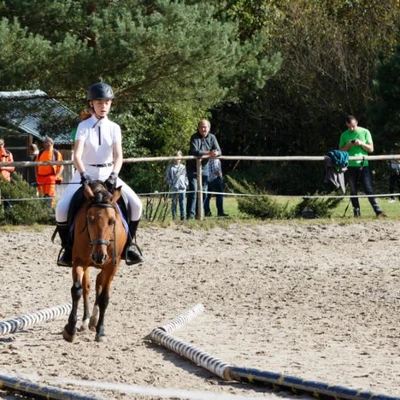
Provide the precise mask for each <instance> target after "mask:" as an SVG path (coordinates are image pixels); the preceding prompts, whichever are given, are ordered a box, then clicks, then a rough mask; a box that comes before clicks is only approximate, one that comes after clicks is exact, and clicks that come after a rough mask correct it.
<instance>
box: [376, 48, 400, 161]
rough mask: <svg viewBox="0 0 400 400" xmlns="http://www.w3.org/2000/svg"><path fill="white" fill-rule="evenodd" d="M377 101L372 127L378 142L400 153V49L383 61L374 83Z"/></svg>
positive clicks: (388, 149) (389, 149)
mask: <svg viewBox="0 0 400 400" xmlns="http://www.w3.org/2000/svg"><path fill="white" fill-rule="evenodd" d="M374 91H375V94H376V100H375V101H374V102H372V103H371V107H370V112H371V120H372V124H373V125H372V126H373V128H374V130H375V131H376V137H377V142H378V143H379V144H380V146H381V147H382V148H383V149H385V150H386V151H391V152H396V153H398V152H399V145H400V141H399V124H400V106H399V104H400V103H399V102H400V47H397V49H396V52H395V53H394V54H393V56H391V57H389V58H386V59H381V60H380V63H379V64H378V70H377V75H376V80H375V82H374Z"/></svg>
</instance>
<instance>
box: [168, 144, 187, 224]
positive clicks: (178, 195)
mask: <svg viewBox="0 0 400 400" xmlns="http://www.w3.org/2000/svg"><path fill="white" fill-rule="evenodd" d="M174 156H176V157H182V152H181V151H180V150H178V151H177V152H175V154H174ZM165 179H166V181H167V182H168V185H169V191H170V192H171V199H172V201H171V212H172V219H175V218H176V212H177V203H179V211H180V214H181V221H183V220H184V219H185V214H186V213H185V192H186V187H187V185H188V178H187V175H186V167H185V166H184V165H183V164H181V160H180V159H179V158H176V159H175V160H174V161H173V162H172V164H170V165H168V167H167V170H166V172H165Z"/></svg>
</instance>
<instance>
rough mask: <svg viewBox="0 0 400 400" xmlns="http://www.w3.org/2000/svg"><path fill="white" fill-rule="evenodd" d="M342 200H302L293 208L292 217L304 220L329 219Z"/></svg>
mask: <svg viewBox="0 0 400 400" xmlns="http://www.w3.org/2000/svg"><path fill="white" fill-rule="evenodd" d="M316 194H318V193H316ZM342 200H343V199H340V198H339V199H338V198H330V199H321V198H303V200H302V201H301V202H300V203H299V204H297V206H296V207H295V208H294V215H295V216H296V217H304V218H330V217H331V216H332V213H333V211H334V210H335V208H336V207H337V206H338V205H339V203H340V202H341V201H342Z"/></svg>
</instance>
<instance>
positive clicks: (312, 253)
mask: <svg viewBox="0 0 400 400" xmlns="http://www.w3.org/2000/svg"><path fill="white" fill-rule="evenodd" d="M51 233H52V228H50V227H45V228H41V229H39V230H35V229H32V228H30V229H24V230H23V229H18V230H11V231H7V232H5V231H0V239H1V243H2V246H1V248H0V276H1V282H2V289H1V291H0V302H1V303H0V304H1V306H0V319H1V320H6V319H9V318H11V317H14V316H19V315H22V314H25V313H28V312H32V311H36V310H39V309H42V308H46V307H52V306H56V305H59V304H63V303H65V302H69V301H70V294H69V293H70V286H71V277H70V270H69V269H68V268H61V267H57V266H56V265H55V259H56V255H57V252H58V244H52V243H51V242H50V236H51ZM399 239H400V225H399V224H397V223H394V222H387V221H379V222H363V223H358V224H349V225H344V224H330V225H323V224H315V223H312V224H311V225H306V224H303V223H301V224H296V223H291V224H285V225H280V224H260V225H255V226H244V225H236V224H235V225H231V226H230V228H229V229H226V230H224V229H220V228H213V229H211V230H209V231H202V230H193V229H190V228H188V227H186V226H182V225H179V226H173V227H170V228H146V229H142V230H141V231H140V236H139V241H140V244H141V245H142V248H143V250H144V251H145V255H146V257H147V262H146V263H145V264H144V265H143V266H142V267H140V268H138V267H127V266H125V265H123V266H122V267H121V269H120V271H119V273H118V276H117V277H116V280H115V282H114V284H113V288H112V297H111V301H110V305H109V308H108V311H107V315H106V334H107V336H108V342H107V343H96V342H94V336H93V334H85V335H80V336H79V337H78V338H77V340H76V342H74V343H73V344H70V343H67V342H65V341H64V340H63V339H62V336H61V331H62V329H63V326H64V325H65V322H66V318H62V319H58V320H56V321H52V322H48V323H46V324H44V325H40V326H39V325H37V326H35V327H33V328H31V329H27V330H26V331H24V332H20V333H18V334H15V335H9V336H6V337H4V338H0V365H1V367H0V370H1V371H2V372H19V373H27V374H39V375H41V376H45V377H57V378H74V379H79V380H81V379H86V380H96V381H102V382H105V381H107V382H113V383H121V384H129V385H132V384H136V385H143V386H152V387H159V388H179V389H186V390H201V391H210V392H216V393H230V394H242V395H243V396H245V395H246V396H250V395H251V396H258V397H260V398H266V397H267V398H268V397H271V396H273V397H275V398H282V397H278V396H279V394H277V393H276V392H275V393H276V394H271V393H273V392H271V391H268V390H265V389H259V388H251V387H248V386H245V385H240V384H227V383H223V382H221V381H220V380H219V379H217V378H215V377H213V376H212V374H211V373H209V372H207V371H205V370H203V369H201V368H199V367H197V366H195V365H193V364H191V363H189V362H186V361H183V360H182V359H181V358H180V357H178V356H176V355H175V354H172V353H171V352H169V351H167V350H165V349H163V348H161V347H158V346H154V345H148V344H146V343H145V342H144V341H143V338H144V337H145V336H146V335H147V334H148V333H149V332H150V331H151V330H152V329H153V328H154V327H156V326H159V325H160V324H161V323H163V322H165V321H167V320H168V319H170V318H172V317H174V316H176V315H178V314H180V313H181V312H182V311H184V310H186V309H187V308H189V307H190V306H192V305H193V304H195V303H203V304H204V306H205V312H204V313H203V314H202V315H200V316H199V317H198V318H196V319H195V320H194V321H192V322H191V323H189V324H188V325H186V326H185V327H184V328H183V329H181V330H180V331H177V332H176V333H175V336H177V337H180V338H182V339H183V340H185V341H187V342H190V343H192V344H193V345H194V346H196V347H199V348H201V349H203V350H205V351H207V352H209V353H211V354H213V355H215V356H216V357H218V358H221V359H223V360H224V361H226V362H228V363H232V364H236V365H242V366H246V367H254V368H259V369H263V370H267V371H274V372H280V373H284V374H290V375H296V376H299V377H302V378H305V379H313V380H320V381H325V382H328V383H332V384H333V383H336V384H341V385H346V386H349V387H354V388H362V389H364V390H370V391H374V392H384V393H386V394H391V395H397V396H400V389H399V388H400V368H399V359H400V358H399V356H400V350H399V342H400V341H399V339H400V324H399V318H400V313H399V311H400V270H399V251H398V249H399ZM92 275H95V271H94V270H93V273H92ZM64 387H65V388H68V389H70V390H72V389H75V388H73V387H72V386H68V385H64ZM76 390H77V391H80V392H82V393H88V394H95V395H99V396H102V397H104V398H107V399H110V398H115V399H122V398H138V396H136V395H135V396H133V395H124V394H121V393H119V392H117V391H112V392H109V391H108V392H105V391H102V390H96V389H87V388H77V389H76ZM0 396H1V395H0ZM132 396H133V397H132ZM4 398H6V397H4ZM146 398H149V397H146ZM154 398H156V397H154Z"/></svg>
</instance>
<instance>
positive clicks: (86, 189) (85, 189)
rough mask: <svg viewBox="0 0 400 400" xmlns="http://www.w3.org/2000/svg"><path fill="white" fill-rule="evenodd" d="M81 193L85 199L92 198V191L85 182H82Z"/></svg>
mask: <svg viewBox="0 0 400 400" xmlns="http://www.w3.org/2000/svg"><path fill="white" fill-rule="evenodd" d="M83 194H84V196H85V197H86V199H87V200H91V199H93V198H94V194H93V191H92V189H91V188H90V186H89V185H88V184H87V183H84V184H83Z"/></svg>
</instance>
